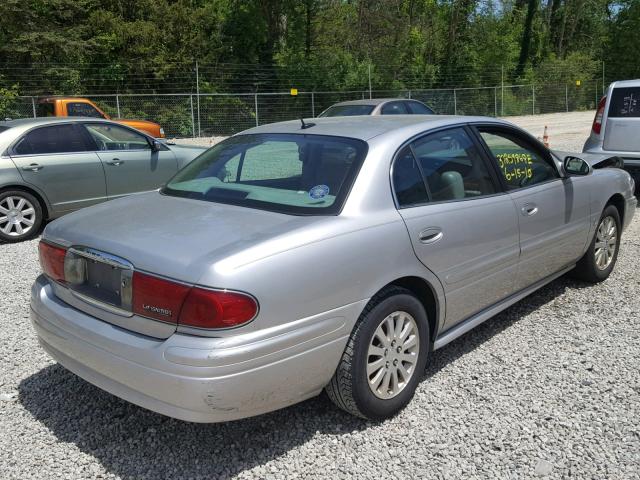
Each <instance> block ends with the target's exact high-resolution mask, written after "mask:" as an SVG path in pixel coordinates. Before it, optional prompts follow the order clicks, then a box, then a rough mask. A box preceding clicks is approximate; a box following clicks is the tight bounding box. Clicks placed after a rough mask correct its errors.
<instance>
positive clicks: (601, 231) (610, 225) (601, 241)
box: [594, 216, 618, 270]
mask: <svg viewBox="0 0 640 480" xmlns="http://www.w3.org/2000/svg"><path fill="white" fill-rule="evenodd" d="M617 244H618V227H617V225H616V221H615V220H614V218H613V217H612V216H607V217H604V218H603V219H602V221H601V222H600V225H598V231H597V232H596V244H595V250H594V256H595V263H596V267H598V269H599V270H606V269H607V268H608V267H609V265H611V262H612V261H613V257H614V256H615V253H616V246H617Z"/></svg>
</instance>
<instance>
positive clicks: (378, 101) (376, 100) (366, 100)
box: [329, 98, 422, 108]
mask: <svg viewBox="0 0 640 480" xmlns="http://www.w3.org/2000/svg"><path fill="white" fill-rule="evenodd" d="M397 101H413V102H417V101H418V100H414V99H412V98H364V99H360V100H347V101H344V102H338V103H334V104H333V105H331V107H336V106H342V105H380V104H382V103H387V102H397ZM420 103H422V102H420ZM331 107H329V108H331Z"/></svg>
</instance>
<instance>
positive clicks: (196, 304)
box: [178, 287, 258, 328]
mask: <svg viewBox="0 0 640 480" xmlns="http://www.w3.org/2000/svg"><path fill="white" fill-rule="evenodd" d="M256 313H258V304H257V303H256V301H255V300H254V299H253V297H250V296H249V295H246V294H244V293H238V292H229V291H224V290H206V289H204V288H199V287H193V288H192V289H191V291H190V292H189V295H188V296H187V299H186V300H185V301H184V305H183V306H182V311H181V312H180V319H179V320H178V324H180V325H187V326H190V327H198V328H229V327H237V326H239V325H242V324H244V323H247V322H249V321H250V320H252V319H253V317H255V316H256Z"/></svg>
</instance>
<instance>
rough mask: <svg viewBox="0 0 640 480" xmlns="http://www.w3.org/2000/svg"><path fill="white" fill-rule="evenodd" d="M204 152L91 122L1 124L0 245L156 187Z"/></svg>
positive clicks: (58, 120) (54, 120) (77, 119)
mask: <svg viewBox="0 0 640 480" xmlns="http://www.w3.org/2000/svg"><path fill="white" fill-rule="evenodd" d="M204 150H205V149H204V148H201V147H180V146H177V145H168V144H165V143H160V142H159V141H158V140H156V139H154V138H152V137H150V136H149V135H147V134H145V133H142V132H139V131H138V130H135V129H133V128H131V127H127V126H125V125H120V124H118V123H115V122H111V121H108V120H102V119H96V118H80V117H74V118H30V119H24V120H12V121H5V122H0V241H5V242H17V241H21V240H26V239H28V238H30V237H32V236H34V235H36V234H37V233H39V228H40V226H41V224H42V222H43V221H44V220H46V219H53V218H56V217H59V216H60V215H63V214H65V213H69V212H72V211H74V210H78V209H79V208H83V207H87V206H89V205H94V204H96V203H100V202H103V201H105V200H110V199H113V198H118V197H121V196H123V195H129V194H131V193H139V192H145V191H149V190H155V189H157V188H159V187H160V186H161V185H162V184H163V183H164V182H166V181H167V180H168V179H169V178H171V177H172V176H173V175H175V173H176V172H177V171H178V170H179V169H180V168H182V167H183V166H184V165H186V164H187V163H188V162H190V161H191V160H193V159H194V158H195V157H196V156H197V155H199V154H200V153H202V152H203V151H204Z"/></svg>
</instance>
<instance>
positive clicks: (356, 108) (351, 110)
mask: <svg viewBox="0 0 640 480" xmlns="http://www.w3.org/2000/svg"><path fill="white" fill-rule="evenodd" d="M373 108H374V106H373V105H334V106H333V107H329V108H327V109H326V110H325V111H324V112H322V113H321V114H320V115H319V116H320V117H352V116H354V115H370V114H371V112H373Z"/></svg>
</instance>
